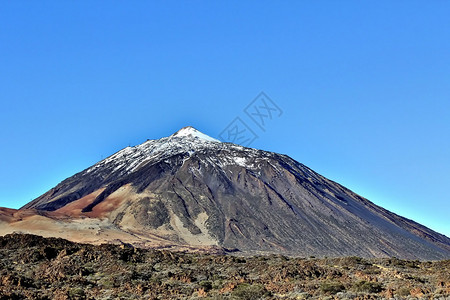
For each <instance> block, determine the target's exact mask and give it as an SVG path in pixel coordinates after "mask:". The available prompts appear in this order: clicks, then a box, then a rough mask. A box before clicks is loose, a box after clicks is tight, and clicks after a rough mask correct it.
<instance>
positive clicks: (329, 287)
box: [320, 282, 345, 295]
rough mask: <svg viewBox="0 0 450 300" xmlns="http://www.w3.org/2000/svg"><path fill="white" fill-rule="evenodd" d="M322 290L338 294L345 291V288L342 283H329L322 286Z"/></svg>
mask: <svg viewBox="0 0 450 300" xmlns="http://www.w3.org/2000/svg"><path fill="white" fill-rule="evenodd" d="M320 290H321V291H322V292H324V293H328V294H333V295H334V294H336V293H339V292H342V291H344V290H345V286H344V285H343V284H341V283H336V282H327V283H322V284H321V285H320Z"/></svg>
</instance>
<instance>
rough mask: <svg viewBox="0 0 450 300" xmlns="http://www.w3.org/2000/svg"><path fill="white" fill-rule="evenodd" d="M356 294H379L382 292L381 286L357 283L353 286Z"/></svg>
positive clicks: (371, 283) (375, 283)
mask: <svg viewBox="0 0 450 300" xmlns="http://www.w3.org/2000/svg"><path fill="white" fill-rule="evenodd" d="M353 288H354V289H355V290H356V291H357V292H364V293H379V292H381V291H382V290H383V286H382V285H381V283H378V282H368V281H364V280H363V281H359V282H357V283H355V284H354V285H353Z"/></svg>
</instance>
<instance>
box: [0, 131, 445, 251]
mask: <svg viewBox="0 0 450 300" xmlns="http://www.w3.org/2000/svg"><path fill="white" fill-rule="evenodd" d="M8 214H9V215H8ZM18 214H22V215H23V214H25V215H26V216H27V217H30V216H34V218H36V220H37V219H39V220H42V222H44V221H45V222H51V224H52V226H54V228H55V229H54V232H57V231H58V230H59V231H60V230H61V228H65V229H64V230H65V231H66V232H68V236H69V237H68V236H64V235H62V234H59V235H58V234H52V232H50V231H49V230H47V229H45V230H44V231H42V232H45V234H43V235H47V236H51V235H55V236H61V237H66V238H69V239H72V240H75V241H76V240H77V239H79V238H80V234H81V233H76V234H75V233H73V234H71V233H70V232H71V230H76V229H77V226H78V227H80V228H81V227H82V228H81V229H82V230H81V231H83V230H84V231H85V232H86V234H85V238H84V239H83V241H86V237H89V238H88V242H93V243H95V242H100V241H102V242H104V241H108V240H111V241H112V240H121V241H124V242H130V243H132V244H136V245H141V246H144V247H145V246H148V247H154V246H158V245H165V246H167V247H169V246H170V247H175V246H179V247H182V246H186V247H193V248H196V247H213V248H214V247H215V248H225V249H228V250H230V249H234V251H241V252H243V253H249V254H254V253H283V254H287V255H295V256H311V255H314V256H329V257H332V256H362V257H390V256H396V257H399V258H405V259H445V258H447V259H448V258H450V239H449V238H447V237H446V236H444V235H441V234H439V233H437V232H434V231H432V230H430V229H428V228H426V227H424V226H422V225H420V224H418V223H416V222H414V221H411V220H408V219H406V218H403V217H400V216H398V215H396V214H394V213H392V212H389V211H387V210H385V209H383V208H381V207H379V206H377V205H375V204H373V203H372V202H370V201H368V200H367V199H365V198H363V197H361V196H359V195H357V194H355V193H353V192H352V191H350V190H349V189H347V188H345V187H343V186H342V185H340V184H338V183H336V182H333V181H331V180H329V179H327V178H325V177H323V176H321V175H319V174H318V173H316V172H314V171H313V170H311V169H310V168H308V167H306V166H305V165H303V164H301V163H299V162H297V161H295V160H293V159H292V158H290V157H288V156H286V155H282V154H277V153H272V152H267V151H262V150H256V149H252V148H245V147H242V146H239V145H236V144H231V143H222V142H220V141H218V140H215V139H213V138H210V137H208V136H207V135H205V134H203V133H201V132H199V131H197V130H196V129H194V128H192V127H185V128H182V129H181V130H180V131H178V132H176V133H175V134H173V135H171V136H169V137H165V138H161V139H158V140H148V141H146V142H144V143H143V144H141V145H138V146H135V147H127V148H125V149H123V150H121V151H119V152H117V153H115V154H113V155H112V156H110V157H108V158H106V159H104V160H102V161H100V162H98V163H97V164H95V165H93V166H92V167H90V168H88V169H86V170H84V171H82V172H80V173H78V174H75V175H74V176H72V177H70V178H68V179H66V180H64V181H62V182H61V183H60V184H58V185H57V186H56V187H54V188H53V189H51V190H49V191H48V192H47V193H45V194H43V195H42V196H40V197H38V198H37V199H35V200H33V201H31V202H30V203H28V204H27V205H25V206H24V207H23V208H22V209H21V210H20V211H18V212H3V215H4V217H3V219H2V218H0V222H4V223H8V224H13V221H11V220H12V219H14V218H15V216H16V217H17V215H18ZM5 215H8V217H5ZM35 215H38V217H36V216H35ZM17 218H18V217H17ZM21 218H22V219H21V220H20V222H25V221H24V220H23V216H22V217H21ZM44 218H45V219H44ZM14 220H16V219H14ZM49 220H50V221H49ZM16 221H17V220H16ZM17 222H19V221H17ZM23 224H25V223H23ZM46 224H47V223H46ZM86 224H90V225H89V226H91V227H92V228H94V229H92V230H91V231H89V228H86V226H87V225H86ZM9 226H12V225H9ZM15 226H19V225H15ZM17 228H20V229H21V230H22V231H27V232H31V233H36V230H34V231H33V230H31V229H30V228H28V230H26V229H27V227H26V226H25V225H23V226H19V227H17ZM10 231H11V232H12V230H10ZM81 231H80V232H81ZM38 234H39V233H38ZM71 237H72V238H71ZM121 237H126V238H121Z"/></svg>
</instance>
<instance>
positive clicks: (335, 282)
mask: <svg viewBox="0 0 450 300" xmlns="http://www.w3.org/2000/svg"><path fill="white" fill-rule="evenodd" d="M449 274H450V260H444V261H435V262H420V261H405V260H399V259H362V258H358V257H347V258H323V259H321V258H314V259H306V258H288V257H286V256H281V255H269V256H254V257H239V256H231V255H217V254H195V253H179V252H169V251H157V250H144V249H137V248H133V247H120V246H114V245H101V246H93V245H84V244H76V243H71V242H68V241H66V240H62V239H54V238H52V239H44V238H41V237H37V236H32V235H9V236H6V237H0V299H378V298H386V299H389V298H394V297H397V298H398V299H404V298H408V297H409V298H437V299H439V298H444V297H449V296H450V275H449Z"/></svg>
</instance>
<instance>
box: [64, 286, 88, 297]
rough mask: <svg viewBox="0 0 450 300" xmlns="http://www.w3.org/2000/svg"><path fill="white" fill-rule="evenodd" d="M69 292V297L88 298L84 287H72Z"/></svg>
mask: <svg viewBox="0 0 450 300" xmlns="http://www.w3.org/2000/svg"><path fill="white" fill-rule="evenodd" d="M67 294H68V295H67V296H68V297H69V299H86V295H85V294H84V290H83V289H82V288H71V289H70V290H69V291H68V293H67Z"/></svg>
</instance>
